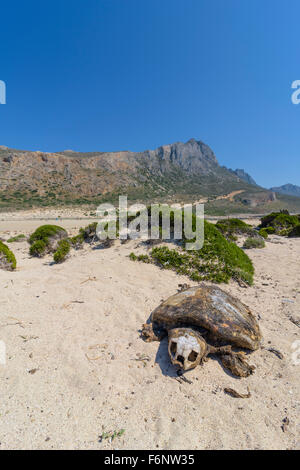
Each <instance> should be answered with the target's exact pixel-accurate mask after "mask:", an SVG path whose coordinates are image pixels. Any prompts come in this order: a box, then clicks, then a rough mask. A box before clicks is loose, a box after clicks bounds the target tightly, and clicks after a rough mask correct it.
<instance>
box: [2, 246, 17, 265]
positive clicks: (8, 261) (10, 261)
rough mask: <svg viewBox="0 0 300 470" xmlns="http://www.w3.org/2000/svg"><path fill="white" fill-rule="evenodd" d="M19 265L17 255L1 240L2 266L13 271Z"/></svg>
mask: <svg viewBox="0 0 300 470" xmlns="http://www.w3.org/2000/svg"><path fill="white" fill-rule="evenodd" d="M16 267H17V261H16V257H15V255H14V254H13V252H12V251H11V250H10V249H9V248H8V246H7V245H5V244H4V243H2V242H1V241H0V268H1V269H6V270H7V271H13V270H14V269H16Z"/></svg>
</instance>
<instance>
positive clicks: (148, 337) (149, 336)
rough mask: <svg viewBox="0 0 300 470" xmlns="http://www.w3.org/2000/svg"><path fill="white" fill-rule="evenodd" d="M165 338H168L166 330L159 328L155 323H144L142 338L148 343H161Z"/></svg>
mask: <svg viewBox="0 0 300 470" xmlns="http://www.w3.org/2000/svg"><path fill="white" fill-rule="evenodd" d="M165 336H167V332H166V330H164V329H163V328H158V327H156V326H154V325H153V323H144V324H143V328H142V331H141V337H142V338H143V340H144V341H146V343H150V342H151V341H161V340H162V339H163V338H164V337H165Z"/></svg>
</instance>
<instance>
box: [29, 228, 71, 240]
mask: <svg viewBox="0 0 300 470" xmlns="http://www.w3.org/2000/svg"><path fill="white" fill-rule="evenodd" d="M66 236H67V232H66V230H65V229H64V228H62V227H59V226H58V225H41V226H40V227H39V228H37V229H36V231H35V232H34V233H33V234H32V235H31V236H30V238H29V243H30V245H32V244H33V243H34V242H35V241H37V240H43V241H45V242H46V243H47V239H49V238H53V237H57V238H65V237H66Z"/></svg>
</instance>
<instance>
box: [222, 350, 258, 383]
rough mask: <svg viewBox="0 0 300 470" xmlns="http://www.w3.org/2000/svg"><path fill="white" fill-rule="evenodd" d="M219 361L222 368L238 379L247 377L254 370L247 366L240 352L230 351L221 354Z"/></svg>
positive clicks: (253, 367) (252, 367) (243, 355)
mask: <svg viewBox="0 0 300 470" xmlns="http://www.w3.org/2000/svg"><path fill="white" fill-rule="evenodd" d="M220 359H221V361H222V364H223V366H224V367H225V368H226V369H229V370H230V371H231V372H232V373H233V374H234V375H236V376H238V377H249V375H251V374H253V371H254V369H255V366H252V365H250V364H248V362H247V361H246V359H245V354H244V353H242V352H233V351H232V352H228V353H225V354H221V356H220Z"/></svg>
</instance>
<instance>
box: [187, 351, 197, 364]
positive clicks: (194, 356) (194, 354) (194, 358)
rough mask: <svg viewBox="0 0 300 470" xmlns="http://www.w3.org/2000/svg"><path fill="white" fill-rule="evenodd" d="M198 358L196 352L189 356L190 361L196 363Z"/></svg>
mask: <svg viewBox="0 0 300 470" xmlns="http://www.w3.org/2000/svg"><path fill="white" fill-rule="evenodd" d="M197 357H198V353H196V351H192V352H190V354H189V357H188V361H190V362H195V361H196V359H197Z"/></svg>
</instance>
